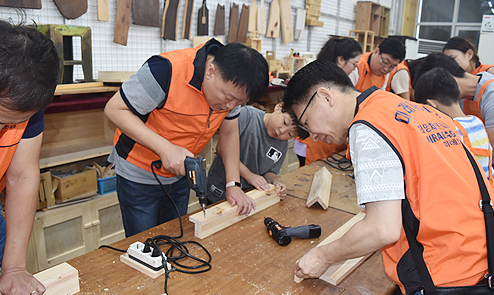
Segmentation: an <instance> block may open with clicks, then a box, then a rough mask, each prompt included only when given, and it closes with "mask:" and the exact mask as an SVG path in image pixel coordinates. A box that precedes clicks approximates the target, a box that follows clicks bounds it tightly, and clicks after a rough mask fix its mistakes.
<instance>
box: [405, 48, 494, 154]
mask: <svg viewBox="0 0 494 295" xmlns="http://www.w3.org/2000/svg"><path fill="white" fill-rule="evenodd" d="M433 68H443V69H445V70H447V71H448V72H449V73H450V74H452V75H453V77H454V78H455V80H456V83H458V87H459V88H460V95H461V98H462V99H463V104H462V108H463V112H464V113H465V114H466V115H474V116H477V117H479V118H480V119H481V120H482V121H483V122H484V125H485V128H486V130H487V134H488V135H489V141H490V143H491V145H492V146H494V112H493V111H492V110H494V83H492V82H494V75H493V74H491V73H489V72H481V73H479V74H477V75H472V74H470V73H467V72H465V70H464V69H463V68H462V67H460V66H459V65H458V63H457V62H456V61H455V60H454V59H453V58H451V57H449V56H447V55H445V54H443V53H431V54H429V55H428V56H426V57H425V58H423V60H421V62H420V65H419V66H418V70H417V71H416V72H415V74H414V76H415V77H414V78H413V85H412V86H415V84H416V83H417V80H418V79H419V78H420V76H421V75H423V74H424V73H426V72H427V71H430V70H431V69H433Z"/></svg>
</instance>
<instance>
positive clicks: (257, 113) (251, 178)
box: [208, 103, 297, 203]
mask: <svg viewBox="0 0 494 295" xmlns="http://www.w3.org/2000/svg"><path fill="white" fill-rule="evenodd" d="M238 132H239V134H240V163H239V165H240V177H241V178H240V180H241V187H242V189H244V190H248V189H251V188H256V189H258V190H264V191H268V190H270V187H269V184H273V185H274V186H275V188H276V192H277V193H278V196H280V198H281V199H283V198H284V197H285V196H286V185H285V184H284V183H282V182H281V181H280V180H279V179H278V176H277V174H278V173H279V172H280V169H281V166H282V165H283V161H284V160H285V156H286V153H287V151H288V139H290V138H293V137H295V136H297V134H296V133H295V132H296V129H295V125H294V124H293V121H292V118H291V117H290V115H289V114H287V113H283V112H281V103H278V104H277V105H276V106H275V107H274V112H272V113H266V112H265V111H262V110H260V109H257V108H255V107H253V106H244V107H242V108H241V109H240V115H239V117H238ZM223 152H224V148H222V147H221V144H219V143H218V145H217V146H216V153H217V154H216V155H215V157H214V160H213V164H212V165H211V167H210V168H209V172H208V201H209V202H211V203H216V202H218V201H220V200H224V199H225V190H226V188H228V187H230V186H234V185H235V183H228V182H227V181H226V178H225V168H224V165H223V161H222V160H221V159H222V155H223Z"/></svg>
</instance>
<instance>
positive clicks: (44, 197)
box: [36, 171, 55, 210]
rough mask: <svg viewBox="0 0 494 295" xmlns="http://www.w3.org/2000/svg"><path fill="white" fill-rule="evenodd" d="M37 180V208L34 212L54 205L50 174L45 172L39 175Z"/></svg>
mask: <svg viewBox="0 0 494 295" xmlns="http://www.w3.org/2000/svg"><path fill="white" fill-rule="evenodd" d="M39 178H40V179H39V180H40V181H39V191H38V207H37V208H36V210H40V209H43V208H47V207H50V206H53V205H55V195H54V194H53V187H52V181H51V172H50V171H47V172H44V173H41V175H40V177H39Z"/></svg>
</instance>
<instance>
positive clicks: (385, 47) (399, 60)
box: [349, 38, 410, 99]
mask: <svg viewBox="0 0 494 295" xmlns="http://www.w3.org/2000/svg"><path fill="white" fill-rule="evenodd" d="M404 58H405V46H404V45H403V44H402V43H401V41H400V40H398V39H396V38H386V39H384V40H383V41H382V42H381V44H379V46H377V47H376V48H374V50H373V51H372V52H368V53H364V54H362V56H361V57H360V60H359V62H358V63H357V68H356V69H355V70H354V71H353V72H351V73H350V75H349V76H350V79H351V80H352V82H353V84H354V85H355V88H357V90H358V91H365V90H366V89H368V88H370V87H372V86H377V87H378V88H379V89H381V90H385V91H391V92H393V93H395V94H398V95H400V96H401V97H403V98H406V99H409V97H410V96H409V86H410V75H409V73H408V68H407V66H406V63H404V62H403V59H404Z"/></svg>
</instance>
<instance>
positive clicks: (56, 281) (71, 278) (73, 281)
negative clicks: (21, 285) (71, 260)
mask: <svg viewBox="0 0 494 295" xmlns="http://www.w3.org/2000/svg"><path fill="white" fill-rule="evenodd" d="M34 277H35V278H36V279H37V280H38V281H40V282H41V283H42V284H43V285H44V286H45V288H46V291H45V293H44V294H45V295H56V294H67V295H71V294H75V293H78V292H79V291H80V287H79V272H78V271H77V269H75V268H74V267H73V266H72V265H70V264H68V263H67V262H64V263H60V264H58V265H55V266H53V267H50V268H48V269H45V270H43V271H41V272H39V273H36V274H34Z"/></svg>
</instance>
